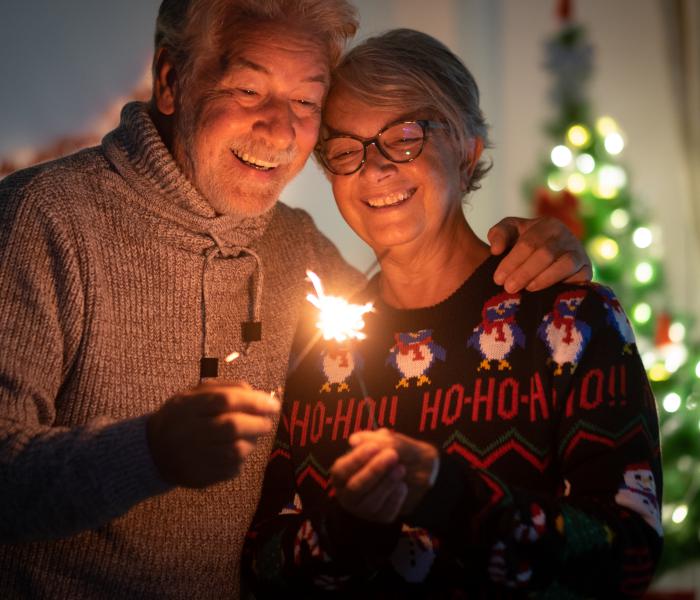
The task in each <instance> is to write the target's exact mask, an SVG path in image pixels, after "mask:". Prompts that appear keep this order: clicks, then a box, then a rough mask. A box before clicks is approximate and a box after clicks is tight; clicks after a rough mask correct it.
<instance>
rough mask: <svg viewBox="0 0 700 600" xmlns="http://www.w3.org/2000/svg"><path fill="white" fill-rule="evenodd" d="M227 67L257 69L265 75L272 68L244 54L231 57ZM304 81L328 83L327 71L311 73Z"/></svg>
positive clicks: (268, 73)
mask: <svg viewBox="0 0 700 600" xmlns="http://www.w3.org/2000/svg"><path fill="white" fill-rule="evenodd" d="M227 67H228V68H229V69H250V70H251V71H257V72H258V73H264V74H265V75H270V74H271V73H270V70H269V69H268V68H267V67H264V66H263V65H260V64H258V63H256V62H253V61H252V60H249V59H247V58H245V57H243V56H236V57H235V58H233V59H231V60H230V62H229V63H228V65H227ZM302 81H304V82H309V83H321V84H323V85H327V84H328V76H327V75H326V74H325V73H318V74H316V75H311V76H309V77H305V78H304V79H302Z"/></svg>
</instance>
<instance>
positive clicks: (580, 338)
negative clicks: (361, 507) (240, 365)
mask: <svg viewBox="0 0 700 600" xmlns="http://www.w3.org/2000/svg"><path fill="white" fill-rule="evenodd" d="M498 260H499V259H498V258H489V259H487V260H486V261H485V262H484V263H483V264H482V265H481V266H480V267H479V268H477V270H476V271H475V272H474V273H473V274H472V275H471V276H470V277H469V278H468V279H467V280H466V281H465V282H464V283H463V285H462V286H461V287H460V288H459V289H458V290H456V291H455V292H454V293H453V294H452V295H451V296H450V297H449V298H447V299H446V300H444V301H443V302H441V303H439V304H437V305H435V306H432V307H427V308H420V309H410V310H399V309H396V308H392V307H390V306H388V305H386V304H384V303H383V302H381V301H377V302H376V310H375V312H374V313H371V314H369V315H367V316H366V322H367V326H366V329H365V332H366V334H367V338H366V340H363V341H361V342H355V343H353V344H352V346H338V345H337V344H332V343H330V342H326V341H319V342H318V343H317V344H316V345H315V347H314V349H313V350H312V351H311V352H310V353H309V354H308V356H306V357H305V358H304V359H303V360H302V361H301V363H300V366H299V367H298V368H297V369H296V370H295V371H294V372H292V373H290V374H289V376H288V381H287V387H286V391H285V401H284V409H283V416H282V419H281V422H280V427H279V429H278V435H277V439H276V442H275V445H274V448H273V451H272V454H271V457H270V461H269V464H268V469H267V474H266V477H265V483H264V485H263V495H262V501H261V504H260V506H259V508H258V513H257V516H256V518H255V520H254V526H253V528H252V529H251V531H250V532H249V534H248V536H247V541H246V547H245V551H244V564H243V569H244V573H246V575H247V577H248V579H249V583H250V585H251V586H252V588H253V589H254V590H255V591H256V593H257V595H258V597H261V598H264V597H273V596H274V595H275V593H277V592H278V591H279V590H282V589H285V590H290V589H294V590H296V591H297V592H298V593H299V594H301V595H303V596H304V597H316V596H319V597H324V595H325V594H329V593H332V594H334V595H338V594H340V596H341V597H343V595H345V597H360V594H361V595H362V596H363V597H366V598H386V597H391V598H402V597H411V598H414V597H418V598H464V597H468V598H471V597H475V598H481V597H488V598H500V597H503V598H509V597H521V596H522V595H523V594H526V595H527V594H531V595H532V596H533V597H542V598H564V597H565V598H576V597H602V596H610V597H616V598H624V597H640V596H641V595H642V594H643V592H644V590H645V589H646V587H647V586H648V584H649V582H650V580H651V577H652V575H653V571H654V566H655V564H656V562H657V560H658V557H659V553H660V549H661V545H662V530H661V524H660V518H659V508H658V507H659V506H660V502H661V498H660V495H661V471H660V461H659V440H658V421H657V415H656V405H655V402H654V398H653V395H652V393H651V390H650V387H649V384H648V381H647V379H646V374H645V372H644V368H643V366H642V363H641V360H640V357H639V354H638V352H637V350H636V348H635V346H634V343H633V342H632V343H630V339H629V333H628V332H627V330H626V329H625V328H620V327H619V326H618V325H617V324H619V323H620V322H621V319H622V317H624V312H621V308H620V307H619V303H617V300H616V299H615V297H614V294H613V293H612V292H611V291H610V290H608V289H607V288H604V287H601V286H598V285H595V284H590V285H585V286H576V285H557V286H554V287H552V288H549V289H547V290H544V291H541V292H536V293H529V292H522V293H518V294H508V293H506V292H504V290H503V289H502V288H500V287H499V286H497V285H495V284H494V283H493V272H494V271H495V268H496V267H497V265H498ZM376 294H377V284H376V281H373V282H371V283H370V285H369V286H368V288H367V290H366V296H367V298H363V301H366V300H367V299H374V297H375V296H376ZM620 315H622V317H621V316H620ZM624 319H625V320H626V317H624ZM625 320H622V322H623V323H624V322H625ZM313 322H314V320H313V318H312V316H311V315H309V318H308V319H307V325H306V327H305V328H302V329H300V331H299V332H298V334H297V341H296V342H295V348H297V350H298V351H299V350H300V349H302V348H304V347H305V346H306V345H307V340H308V339H309V336H311V335H313V333H314V332H313ZM627 323H628V322H627ZM621 331H624V335H622V334H621V333H620V332H621ZM332 353H335V355H345V356H346V357H347V356H354V357H355V358H354V359H353V360H352V361H351V362H347V363H346V364H347V367H346V369H345V371H344V374H343V383H344V385H343V387H342V389H341V387H339V386H330V389H329V388H328V386H326V387H324V386H325V384H326V383H328V382H329V379H328V375H327V369H326V370H324V368H323V367H322V366H320V365H322V364H325V363H323V361H320V360H319V357H321V356H328V355H330V354H332ZM319 390H322V391H319ZM378 427H386V428H388V429H391V430H395V431H398V432H401V433H403V434H405V435H408V436H411V437H413V438H418V439H421V440H424V441H428V442H430V443H431V444H433V445H434V446H435V447H436V448H437V449H438V450H439V453H440V470H439V473H438V476H437V480H436V482H435V484H434V486H433V487H432V488H431V489H430V490H429V491H428V492H427V493H426V495H425V496H424V497H423V499H422V501H421V503H420V505H419V506H418V507H417V509H416V510H415V511H414V512H413V513H411V514H408V515H403V516H402V517H400V521H399V522H396V523H391V524H378V523H370V522H368V521H364V520H362V519H360V518H357V517H355V516H353V515H351V514H350V513H349V512H347V511H345V510H344V509H343V508H341V507H340V505H339V504H338V502H337V501H336V499H335V492H334V489H333V486H332V484H331V482H330V478H329V472H330V469H331V466H332V465H333V463H334V461H335V460H336V459H337V458H338V457H340V456H342V455H343V454H344V453H345V452H347V451H348V450H349V445H348V441H347V440H348V437H349V436H350V435H351V434H352V433H353V432H355V431H359V430H364V429H374V428H378Z"/></svg>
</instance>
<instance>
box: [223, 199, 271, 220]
mask: <svg viewBox="0 0 700 600" xmlns="http://www.w3.org/2000/svg"><path fill="white" fill-rule="evenodd" d="M278 198H279V195H278V194H276V195H274V196H268V195H265V196H264V197H263V196H260V195H258V196H250V195H247V194H246V195H242V194H236V193H233V194H231V195H230V196H227V197H226V198H223V197H213V198H210V199H209V204H211V207H212V208H213V209H214V210H215V211H216V213H217V214H218V215H230V216H234V217H238V218H241V219H247V218H252V217H258V216H260V215H263V214H265V213H266V212H267V211H269V210H270V209H271V208H272V207H273V206H274V205H275V204H276V203H277V199H278Z"/></svg>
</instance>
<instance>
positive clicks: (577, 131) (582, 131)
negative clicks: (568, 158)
mask: <svg viewBox="0 0 700 600" xmlns="http://www.w3.org/2000/svg"><path fill="white" fill-rule="evenodd" d="M566 137H567V138H568V140H569V142H571V144H572V145H573V146H576V147H577V148H582V147H583V146H585V145H587V144H588V142H589V141H590V139H591V133H590V132H589V131H588V129H587V128H586V127H584V126H583V125H573V126H572V127H570V128H569V131H568V132H567V134H566Z"/></svg>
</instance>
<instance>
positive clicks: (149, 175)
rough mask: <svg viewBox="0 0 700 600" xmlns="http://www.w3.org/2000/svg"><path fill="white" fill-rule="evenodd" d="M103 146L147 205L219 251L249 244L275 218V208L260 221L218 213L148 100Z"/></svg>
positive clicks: (125, 114) (126, 114)
mask: <svg viewBox="0 0 700 600" xmlns="http://www.w3.org/2000/svg"><path fill="white" fill-rule="evenodd" d="M102 147H103V149H104V152H105V154H106V156H107V158H108V159H109V160H110V162H111V163H112V164H113V165H114V167H115V168H116V170H117V171H118V172H119V174H120V175H121V176H122V177H123V178H124V179H125V180H126V181H127V183H128V184H129V185H130V186H131V187H132V188H133V189H134V190H135V191H136V194H135V196H136V200H137V201H138V202H139V203H140V204H141V205H142V206H144V207H145V208H147V209H148V210H150V211H152V212H155V213H157V214H158V215H159V216H161V217H164V218H166V219H168V220H170V221H174V222H176V223H178V224H179V225H181V226H183V227H184V228H186V229H188V230H190V231H191V232H193V233H197V234H202V235H206V236H208V237H210V238H212V239H213V240H215V242H216V244H217V245H218V246H220V247H221V246H222V245H223V246H225V247H229V248H233V247H245V246H250V245H251V244H252V242H254V241H255V240H256V239H257V238H259V237H260V236H261V235H262V234H263V232H264V231H265V228H266V227H267V225H268V223H269V222H270V219H271V218H272V214H273V212H274V210H275V209H274V207H273V208H272V209H270V210H269V211H267V212H266V213H264V214H262V215H259V216H256V217H248V218H241V217H240V216H237V215H217V214H216V212H215V211H214V209H213V208H212V207H211V205H210V204H209V203H208V202H207V200H206V198H204V197H203V196H202V195H201V194H200V193H199V191H198V190H197V189H196V188H195V187H194V185H192V183H191V182H190V181H189V179H187V177H186V176H185V175H184V173H183V172H182V171H181V170H180V168H179V167H178V165H177V163H176V162H175V160H174V159H173V156H172V154H170V151H169V150H168V148H167V147H166V146H165V144H164V143H163V140H162V138H161V137H160V134H159V133H158V131H157V129H156V127H155V125H154V124H153V121H152V120H151V117H150V115H149V114H148V107H147V104H146V103H144V102H130V103H128V104H126V105H125V106H124V108H123V109H122V113H121V121H120V123H119V126H118V127H117V128H116V129H115V130H113V131H111V132H110V133H108V134H107V135H106V136H105V137H104V139H103V140H102Z"/></svg>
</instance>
